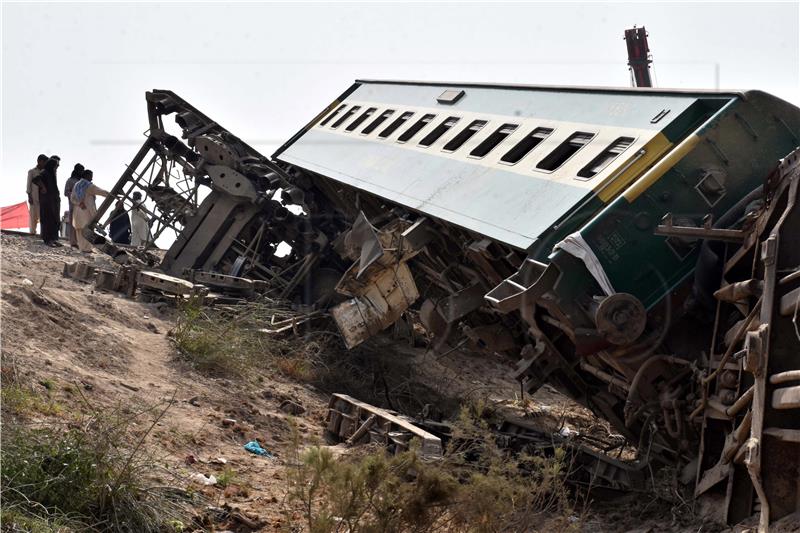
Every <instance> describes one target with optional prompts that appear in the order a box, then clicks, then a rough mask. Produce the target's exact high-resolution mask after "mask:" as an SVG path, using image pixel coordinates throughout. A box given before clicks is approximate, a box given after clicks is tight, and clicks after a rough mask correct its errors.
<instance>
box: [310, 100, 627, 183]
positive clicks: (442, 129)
mask: <svg viewBox="0 0 800 533" xmlns="http://www.w3.org/2000/svg"><path fill="white" fill-rule="evenodd" d="M346 107H347V104H342V105H341V106H339V107H338V108H337V109H336V110H334V111H333V112H332V113H331V114H330V115H328V116H327V117H326V118H325V119H324V120H323V121H322V122H320V126H326V125H327V124H329V123H330V124H331V125H330V127H331V128H332V129H336V128H338V127H339V126H341V125H342V124H344V123H345V122H347V121H348V120H350V119H351V118H353V116H355V115H356V114H357V113H358V112H359V111H361V106H358V105H357V106H352V107H351V108H350V109H348V110H347V111H346V112H345V113H342V111H344V109H345V108H346ZM377 111H378V108H376V107H370V108H368V109H366V110H365V111H364V112H363V113H361V114H360V115H358V118H356V119H355V120H353V121H352V122H351V123H350V124H348V125H347V127H346V128H345V131H347V132H352V131H355V130H356V129H357V128H358V127H360V126H361V125H363V124H364V123H366V124H367V125H366V126H365V127H364V129H362V130H361V134H362V135H369V134H370V133H372V132H374V131H375V130H377V129H378V128H380V127H382V126H385V127H384V128H383V130H381V131H380V132H379V133H378V138H379V139H386V138H387V137H389V136H391V135H392V134H393V133H394V132H395V131H397V130H398V129H400V128H401V127H403V126H404V125H406V123H410V124H411V125H410V126H409V127H408V129H406V130H405V131H404V132H403V133H401V134H400V136H399V137H398V138H397V142H399V143H407V142H408V141H410V140H411V139H413V138H414V136H415V135H416V134H417V133H419V132H420V131H421V130H422V129H423V128H425V126H427V125H428V124H430V123H431V122H433V120H434V119H435V118H436V115H435V114H432V113H427V114H425V115H423V116H422V117H421V118H419V119H417V120H416V121H411V122H409V121H410V120H411V118H412V117H413V116H414V112H413V111H405V112H402V113H400V114H399V115H396V116H395V112H396V110H394V109H387V110H385V111H382V112H380V113H378V114H377V115H376V112H377ZM340 115H341V116H340ZM373 116H374V118H373ZM334 119H335V120H334ZM370 119H372V120H370ZM460 120H461V118H460V117H452V116H451V117H446V118H445V119H444V120H443V121H442V122H440V123H439V124H438V125H437V126H436V127H435V128H433V129H432V130H431V131H430V132H429V133H428V134H427V135H425V136H424V137H423V138H422V139H421V140H420V141H419V143H418V144H419V146H422V147H425V148H427V147H428V146H430V145H432V144H433V143H435V142H436V141H438V140H439V139H440V138H441V137H442V136H443V135H444V134H445V133H447V132H448V131H450V130H451V129H453V128H455V127H456V125H457V124H458V123H459V121H460ZM486 124H488V121H486V120H473V121H471V122H470V123H469V124H467V125H466V127H464V129H462V130H461V131H459V132H458V133H457V134H456V135H455V136H454V137H453V138H452V139H450V140H449V141H448V142H447V144H445V145H444V147H443V148H442V151H443V152H447V153H453V152H455V151H456V150H458V149H459V148H461V147H462V146H463V145H464V144H465V143H466V142H467V141H469V140H470V139H471V138H472V137H473V136H474V135H476V134H477V133H478V132H479V131H481V130H482V129H483V128H484V126H486ZM518 128H519V124H510V123H509V124H503V125H502V126H500V127H499V128H497V129H495V130H494V131H492V132H491V133H490V134H489V136H488V137H486V138H485V139H484V140H483V141H481V142H480V143H478V145H477V146H476V147H475V148H473V149H472V150H471V151H470V152H469V156H470V157H472V158H476V159H481V158H483V157H486V156H487V155H489V153H491V151H492V150H494V149H495V148H496V147H497V146H498V145H499V144H500V143H501V142H503V140H505V139H506V138H507V137H508V136H509V135H511V134H512V133H514V132H515V131H517V129H518ZM553 131H554V130H553V128H541V127H539V128H534V129H533V130H532V131H531V132H529V133H528V134H527V135H525V137H523V138H522V139H521V140H520V141H519V142H517V144H515V145H514V146H513V147H512V148H511V149H510V150H509V151H508V152H506V153H505V154H504V155H503V156H502V157H501V158H500V161H501V162H503V163H506V164H509V165H514V164H516V163H518V162H519V161H521V160H522V158H524V157H525V156H526V155H528V154H529V153H530V152H531V151H532V150H533V149H534V148H536V147H537V146H538V145H539V143H541V142H542V141H543V140H545V139H547V138H548V137H549V136H550V134H552V133H553ZM594 136H595V134H594V133H588V132H583V131H576V132H575V133H573V134H572V135H570V136H569V137H568V138H567V139H566V140H565V141H563V142H562V143H561V144H559V145H558V146H557V147H556V148H555V149H554V150H553V151H551V152H550V153H549V154H547V156H545V157H544V158H543V159H542V160H541V161H539V162H538V163H537V164H536V168H538V169H540V170H545V171H553V170H556V169H557V168H559V167H560V166H561V165H563V164H564V163H565V162H566V161H567V160H568V159H569V158H570V157H572V156H573V155H575V154H576V153H577V152H578V150H580V149H581V148H583V147H584V146H586V145H587V144H589V142H590V141H591V140H592V139H593V138H594ZM633 141H634V139H633V137H618V138H617V139H616V140H614V142H612V143H611V144H610V145H608V147H606V149H605V150H603V151H602V152H600V154H598V155H597V156H596V157H595V158H594V159H592V160H591V161H590V162H589V164H588V165H586V166H585V167H583V168H582V169H581V170H580V171H578V177H579V178H583V179H590V178H592V177H594V176H595V175H597V174H599V173H600V172H602V171H603V170H604V169H605V168H606V167H607V166H608V165H609V164H610V163H611V162H612V161H613V160H614V159H616V158H617V156H619V155H620V154H621V153H622V152H624V151H625V150H626V149H627V148H628V147H629V146H630V145H631V144H633Z"/></svg>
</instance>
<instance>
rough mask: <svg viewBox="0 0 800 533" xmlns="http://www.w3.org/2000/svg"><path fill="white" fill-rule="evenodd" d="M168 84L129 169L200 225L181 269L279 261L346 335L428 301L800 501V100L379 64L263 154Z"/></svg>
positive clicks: (254, 272) (666, 445)
mask: <svg viewBox="0 0 800 533" xmlns="http://www.w3.org/2000/svg"><path fill="white" fill-rule="evenodd" d="M147 101H148V110H149V115H150V125H151V127H150V130H149V132H148V137H147V139H146V142H145V144H144V146H143V147H142V149H141V150H140V152H139V154H137V156H136V158H135V159H134V161H133V163H132V164H131V165H130V166H129V169H128V171H126V173H125V174H124V175H123V177H122V179H121V180H120V182H119V183H118V184H117V187H115V189H114V191H112V192H114V193H115V194H121V195H123V196H124V197H126V198H129V197H130V195H131V193H132V191H133V190H135V189H141V190H144V191H145V192H146V193H147V195H148V197H149V198H150V201H149V206H150V209H151V210H152V215H153V220H155V221H157V222H156V224H160V226H158V228H156V232H158V231H159V230H161V229H162V228H169V229H171V230H172V231H174V232H175V233H176V234H177V235H178V238H177V240H176V241H175V243H174V244H173V245H172V247H171V248H170V249H169V250H168V252H167V254H166V257H165V259H164V261H163V263H162V269H163V270H164V271H166V272H167V273H171V274H173V275H184V274H185V273H186V272H187V271H206V272H215V273H219V274H225V275H230V276H242V277H248V278H251V279H260V280H264V281H267V282H269V283H270V285H271V286H272V287H273V293H274V294H276V295H278V296H280V297H282V298H288V299H291V300H293V301H295V302H297V303H298V304H303V305H308V306H313V307H317V308H329V309H330V312H331V315H332V316H333V317H334V320H335V321H336V323H337V325H338V326H339V329H340V331H341V332H342V335H343V338H344V339H345V342H346V343H347V344H348V346H355V345H357V344H359V343H360V342H363V340H365V339H366V338H368V337H369V336H371V335H375V334H377V333H379V332H380V331H382V330H384V329H385V328H387V327H388V326H389V325H391V324H393V323H395V322H397V321H398V320H401V319H403V317H404V316H406V315H408V314H414V315H415V316H417V317H418V319H419V321H420V322H421V323H422V324H423V325H424V327H425V329H426V330H427V331H428V332H429V334H430V335H431V337H432V339H433V340H432V343H433V345H434V347H435V348H436V349H438V350H448V349H451V348H453V347H462V346H463V347H464V348H469V349H472V350H478V351H482V352H485V353H487V354H500V355H501V356H504V357H508V358H509V359H510V360H512V361H515V362H517V370H516V375H517V377H518V379H519V380H520V381H521V383H522V385H523V387H524V389H525V390H526V391H529V392H531V391H534V390H536V389H537V388H538V387H540V386H541V385H542V384H543V383H545V382H548V383H550V384H552V385H554V386H555V387H557V388H558V389H559V390H561V391H562V392H564V393H565V394H567V395H568V396H570V397H572V398H574V399H576V400H577V401H579V402H580V403H583V404H584V405H586V406H588V407H590V408H591V409H592V410H594V411H595V412H596V413H597V414H598V415H599V416H602V417H603V418H605V419H606V420H608V421H609V422H610V423H611V424H612V425H613V426H614V428H615V429H616V430H617V431H619V432H620V433H621V434H623V435H625V436H626V437H627V438H628V439H629V440H630V441H632V442H634V443H639V444H641V445H643V446H644V445H646V448H647V456H648V458H649V460H651V461H654V462H656V463H658V462H660V463H670V464H678V465H679V466H681V467H683V468H684V474H685V477H686V480H687V481H695V482H696V484H697V487H698V489H697V491H698V492H697V493H698V495H701V494H704V495H713V494H721V497H723V498H725V501H726V505H724V506H720V509H724V511H725V513H726V516H724V517H722V518H723V519H725V520H727V521H732V520H734V519H738V518H740V517H741V516H739V515H743V516H749V514H750V513H751V512H752V510H753V509H754V508H755V507H754V506H755V503H756V501H758V504H759V507H760V509H761V513H762V519H764V516H767V518H766V520H769V519H770V518H769V508H770V504H771V502H772V503H774V505H773V510H774V511H775V512H773V513H772V518H777V517H780V516H782V515H783V514H787V512H789V511H791V509H792V508H793V507H792V506H793V505H795V506H796V502H797V501H798V497H797V496H798V488H797V483H796V480H797V479H798V478H800V472H798V468H800V464H798V462H800V453H799V452H798V447H800V443H798V440H800V439H798V438H797V435H798V431H800V426H798V423H799V422H798V417H797V416H796V414H797V411H796V409H797V408H800V401H798V400H797V398H798V386H797V385H793V386H792V385H789V386H788V387H787V386H778V385H779V384H784V383H792V382H793V380H794V381H796V380H797V376H795V374H793V373H792V372H797V369H798V368H800V361H798V358H797V357H798V356H797V355H796V354H797V353H798V351H797V348H798V347H800V341H798V338H797V336H794V335H790V334H789V333H791V331H789V332H788V333H786V332H785V331H784V332H783V333H782V336H781V338H780V339H779V340H774V341H773V342H772V343H770V338H771V335H773V333H772V331H771V330H770V327H771V326H772V325H773V324H775V325H776V330H778V329H780V330H781V331H783V330H784V329H785V326H780V328H778V327H777V324H778V323H779V322H780V321H782V320H785V319H784V318H782V317H784V315H782V314H781V313H780V311H781V310H782V309H783V307H786V309H789V306H790V305H791V304H792V302H794V301H795V300H796V299H797V295H796V294H795V292H796V291H795V292H792V291H793V290H794V289H795V287H796V285H797V284H798V283H800V279H798V277H797V276H795V277H791V274H792V271H793V269H796V268H797V265H798V264H800V258H794V257H793V254H795V251H794V250H795V249H797V246H792V245H791V244H790V243H791V242H792V239H794V240H796V236H793V235H796V232H795V233H794V234H792V233H791V231H789V230H787V228H790V227H794V228H796V227H797V226H790V225H786V224H783V222H780V221H782V220H787V219H789V220H793V219H792V217H793V216H794V215H793V213H794V210H793V209H794V195H795V194H796V187H797V185H796V182H797V179H798V169H797V165H796V161H795V159H793V157H794V156H790V157H787V154H791V153H792V151H793V150H794V149H795V148H796V147H797V145H798V144H800V141H798V139H800V110H798V109H797V108H795V107H794V106H791V105H790V104H787V103H786V102H783V101H781V100H779V99H777V98H775V97H772V96H770V95H768V94H765V93H761V92H757V91H750V92H746V93H736V92H703V91H695V92H686V91H665V90H630V89H599V88H564V87H527V86H498V85H479V84H440V83H414V82H378V81H359V82H356V83H355V84H354V85H353V86H352V87H350V88H349V89H348V90H347V91H346V92H345V93H344V94H343V95H342V96H340V97H339V98H338V99H337V100H336V101H334V102H333V103H332V104H331V105H330V106H328V108H326V109H325V110H323V111H322V112H321V113H320V114H319V115H318V116H317V117H315V118H314V119H313V120H312V121H311V122H310V123H309V124H308V125H306V126H305V127H304V128H303V129H302V130H300V131H299V132H298V133H297V134H296V135H294V136H293V137H292V138H291V139H290V140H289V141H288V142H287V143H286V144H284V145H283V146H282V147H281V148H280V149H279V150H278V151H277V152H276V153H275V154H273V156H272V157H271V158H266V157H264V156H262V155H261V154H258V153H257V152H256V151H255V150H253V149H252V148H250V147H249V146H247V145H246V144H245V143H243V142H242V141H241V140H239V139H238V138H236V137H235V136H234V135H232V134H231V133H230V132H228V131H227V130H225V129H224V128H222V127H221V126H219V125H218V124H217V123H216V122H214V121H212V120H211V119H209V118H207V117H206V116H205V115H203V114H202V113H200V112H199V111H197V110H196V109H194V108H193V107H192V106H191V105H189V104H188V103H187V102H185V101H184V100H182V99H180V98H179V97H178V96H177V95H175V94H173V93H171V92H169V91H152V92H150V93H148V94H147ZM173 114H174V115H175V118H176V121H177V123H178V125H179V126H180V133H179V135H180V136H178V135H171V134H170V133H168V132H167V129H166V125H165V122H164V119H165V117H167V116H168V115H173ZM780 160H782V163H781V164H780V165H778V162H779V161H780ZM200 188H205V189H206V190H209V191H210V192H208V193H207V195H206V196H204V197H202V195H201V194H199V190H200ZM109 205H110V200H108V201H107V202H106V203H104V205H103V206H102V207H101V208H100V210H99V211H98V218H97V220H98V221H99V220H101V217H102V214H103V212H104V211H105V210H106V209H107V208H108V207H109ZM787 224H788V223H787ZM781 232H783V233H785V236H784V241H783V244H782V245H781V246H780V247H778V244H777V242H776V240H775V239H777V237H776V235H778V236H779V235H780V234H781ZM98 238H99V237H98ZM770 239H773V240H772V241H770ZM787 240H788V241H789V244H787V243H786V242H785V241H787ZM762 242H765V243H768V242H773V243H774V244H765V245H763V248H760V247H761V246H762V245H761V243H762ZM795 244H796V243H795ZM281 247H283V252H281V251H280V248H281ZM778 250H780V252H779V251H778ZM764 254H767V255H764ZM770 254H771V255H770ZM775 254H777V255H775ZM781 254H782V255H781ZM775 257H779V258H780V261H778V263H777V265H778V266H777V267H776V266H775V264H776V263H775V262H774V260H775ZM770 261H773V263H769V262H770ZM778 273H780V275H781V276H784V277H783V278H781V280H786V279H788V280H789V281H784V285H782V286H780V289H778V288H777V286H776V285H775V283H774V279H775V276H777V275H778ZM770 276H771V277H770ZM770 280H772V281H770ZM792 298H794V299H795V300H793V299H792ZM765 304H768V305H765ZM780 306H783V307H780ZM779 307H780V309H778V308H779ZM776 310H777V312H776ZM409 311H411V313H409ZM759 314H760V315H759ZM757 316H758V320H756V317H757ZM781 323H782V322H781ZM758 328H761V329H758ZM765 328H766V329H765ZM756 333H757V336H756ZM743 342H746V343H747V344H746V345H744V344H743ZM770 344H772V345H775V346H782V348H781V350H779V351H778V352H777V353H775V354H773V355H772V356H771V357H767V356H766V354H768V353H769V350H768V349H767V347H768V346H769V345H770ZM757 346H758V347H760V348H759V349H758V350H760V351H758V353H761V354H762V355H761V356H760V357H761V358H760V359H759V358H758V357H757V356H756V355H748V354H751V353H756V351H757V350H756V347H757ZM748 350H749V351H748ZM734 354H735V355H734ZM748 365H749V366H748ZM787 372H788V374H787ZM775 375H779V377H778V378H775ZM773 378H774V379H775V380H777V381H774V380H773ZM784 389H785V390H784ZM775 394H777V397H776V396H775ZM770 398H772V402H770V401H769V400H770ZM776 398H777V400H776ZM751 404H752V406H751ZM750 406H751V407H750ZM748 407H749V408H748ZM792 411H793V414H794V416H784V415H785V413H791V412H792ZM776 413H777V414H776ZM765 424H766V425H765ZM770 428H771V429H772V430H774V431H766V429H770ZM748 436H749V438H748ZM761 439H764V440H763V443H762V440H761ZM762 445H763V446H764V447H773V448H775V449H778V450H779V451H780V455H781V457H788V458H789V459H787V460H786V461H785V462H784V466H785V468H783V469H782V470H781V471H782V476H783V477H780V476H779V478H776V477H775V476H776V475H777V470H775V469H774V468H773V469H772V470H770V473H764V474H763V476H762V471H761V467H760V464H761V462H760V458H761V446H762ZM744 450H748V452H747V454H745V451H744ZM775 453H778V452H775ZM745 455H747V456H746V457H745ZM765 478H766V479H765ZM767 479H768V480H769V482H768V483H767ZM792 480H793V481H792ZM792 483H794V485H792ZM766 486H768V487H769V488H767V489H765V488H764V487H766ZM770 491H772V492H770ZM787 502H795V503H794V504H792V503H787Z"/></svg>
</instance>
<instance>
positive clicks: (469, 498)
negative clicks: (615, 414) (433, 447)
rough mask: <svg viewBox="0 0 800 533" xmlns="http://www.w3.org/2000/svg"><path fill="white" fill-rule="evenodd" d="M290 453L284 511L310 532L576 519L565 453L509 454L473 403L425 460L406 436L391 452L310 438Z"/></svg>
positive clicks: (505, 527) (552, 524)
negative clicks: (337, 453)
mask: <svg viewBox="0 0 800 533" xmlns="http://www.w3.org/2000/svg"><path fill="white" fill-rule="evenodd" d="M358 451H359V450H358V449H354V450H353V452H355V453H358ZM290 459H291V460H293V461H294V462H295V468H294V469H293V470H292V473H291V476H290V479H289V491H288V498H287V501H288V502H289V504H290V507H289V509H288V510H287V512H288V513H297V512H299V513H301V514H302V515H303V517H304V519H305V522H306V526H307V527H308V529H309V531H311V532H312V533H330V532H334V531H349V532H352V533H356V532H363V533H373V532H375V533H377V532H405V531H419V532H422V531H425V532H429V531H432V532H433V531H474V532H479V533H484V532H486V533H488V532H496V531H532V530H534V529H533V526H535V525H536V526H542V525H546V527H544V528H543V529H547V528H553V529H556V530H558V531H569V530H574V531H577V530H578V527H579V523H578V522H579V521H578V520H576V518H575V517H574V516H573V506H572V503H571V501H570V497H569V493H568V491H567V488H566V485H565V473H566V468H565V465H564V460H565V454H564V453H557V454H556V456H555V457H550V458H546V457H540V456H529V455H524V456H513V455H510V454H509V453H507V452H506V451H505V450H502V449H500V448H499V447H498V446H497V445H496V443H495V442H494V438H493V436H492V434H491V433H490V432H489V430H488V427H487V425H486V423H485V421H483V419H480V418H476V417H475V416H474V411H473V410H470V409H463V410H462V412H461V415H460V416H459V419H458V420H457V422H456V423H455V434H454V438H453V440H452V441H451V443H450V444H449V445H448V447H447V450H446V451H445V455H444V457H443V458H442V459H441V460H439V461H422V460H421V459H420V457H419V455H418V453H417V451H416V450H415V449H414V448H413V446H412V449H410V450H409V451H407V452H404V453H402V454H399V455H396V456H387V455H386V453H385V451H384V449H383V448H380V449H377V450H375V449H373V450H372V451H369V452H368V453H366V454H362V455H348V456H345V457H343V458H340V459H336V458H334V456H333V453H332V452H331V450H330V449H329V448H325V447H320V446H313V447H311V448H308V449H307V450H305V451H304V452H302V453H301V452H297V454H296V456H294V457H293V458H290Z"/></svg>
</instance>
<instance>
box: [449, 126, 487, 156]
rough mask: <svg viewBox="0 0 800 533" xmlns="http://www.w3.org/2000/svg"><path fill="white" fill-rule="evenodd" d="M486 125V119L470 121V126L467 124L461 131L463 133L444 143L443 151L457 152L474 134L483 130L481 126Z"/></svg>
mask: <svg viewBox="0 0 800 533" xmlns="http://www.w3.org/2000/svg"><path fill="white" fill-rule="evenodd" d="M485 125H486V121H485V120H473V121H472V122H470V124H469V126H467V127H466V128H464V129H463V130H462V131H461V133H459V134H458V135H456V136H455V137H453V138H452V139H450V141H449V142H448V143H447V144H445V145H444V148H442V151H443V152H455V151H456V150H458V149H459V148H461V146H462V145H463V144H464V143H465V142H467V141H468V140H470V139H471V138H472V136H473V135H475V134H476V133H478V132H479V131H481V128H483V127H484V126H485Z"/></svg>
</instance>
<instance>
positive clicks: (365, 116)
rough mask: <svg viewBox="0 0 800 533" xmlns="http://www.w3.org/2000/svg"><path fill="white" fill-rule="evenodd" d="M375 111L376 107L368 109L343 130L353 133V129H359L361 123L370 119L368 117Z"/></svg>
mask: <svg viewBox="0 0 800 533" xmlns="http://www.w3.org/2000/svg"><path fill="white" fill-rule="evenodd" d="M376 109H378V108H377V107H370V108H369V109H367V110H366V111H364V112H363V113H361V116H360V117H358V118H357V119H355V120H354V121H353V123H352V124H350V125H349V126H347V127H346V128H345V129H344V131H353V130H354V129H356V128H357V127H359V126H360V125H361V124H363V122H364V121H365V120H367V119H368V118H369V117H370V115H372V114H373V113H374V112H375V110H376Z"/></svg>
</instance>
